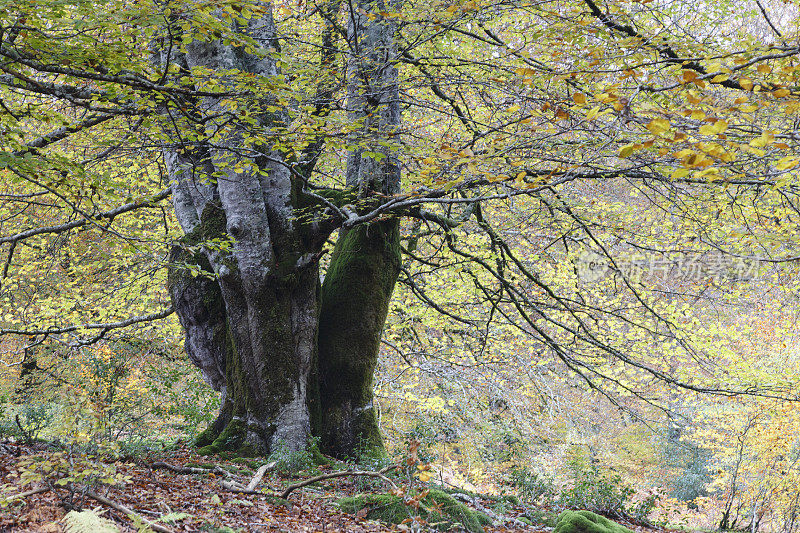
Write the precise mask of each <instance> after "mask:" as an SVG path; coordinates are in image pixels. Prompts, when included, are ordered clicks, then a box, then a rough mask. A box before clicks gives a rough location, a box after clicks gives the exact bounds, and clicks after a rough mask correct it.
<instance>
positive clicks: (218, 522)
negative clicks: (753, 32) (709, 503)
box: [0, 443, 639, 533]
mask: <svg viewBox="0 0 800 533" xmlns="http://www.w3.org/2000/svg"><path fill="white" fill-rule="evenodd" d="M51 454H52V452H50V451H47V450H44V449H37V448H36V447H29V446H22V445H19V444H12V443H0V532H11V531H14V532H18V531H19V532H25V531H30V532H60V531H64V530H65V529H64V523H63V518H64V515H65V514H66V513H67V511H68V510H69V509H70V508H76V509H79V508H83V509H91V510H94V511H95V512H96V513H97V514H99V515H100V516H102V517H104V518H106V519H108V520H111V521H112V522H113V523H114V524H115V525H116V527H117V528H118V529H119V530H120V531H136V527H135V523H134V521H135V520H137V519H136V518H133V519H132V518H131V517H129V516H127V512H122V511H120V510H119V509H122V510H123V511H133V512H134V513H136V514H138V515H139V516H140V517H141V518H142V519H145V520H148V521H151V522H153V523H154V524H156V525H157V528H160V529H161V530H162V531H167V530H168V531H172V532H179V531H207V532H219V533H223V532H225V533H228V532H231V531H243V532H250V531H253V532H258V531H289V532H316V531H321V532H329V531H348V532H350V531H352V532H382V531H400V530H406V531H407V530H409V529H411V528H410V527H409V525H407V524H403V525H400V526H396V525H390V524H389V525H387V524H382V523H380V522H377V521H374V520H370V519H368V518H369V513H368V512H366V510H364V511H362V512H358V513H356V514H348V513H345V512H343V511H342V510H341V509H340V508H339V506H338V505H336V504H335V503H334V502H335V501H336V500H338V499H340V498H343V497H346V496H353V495H355V494H357V493H360V492H363V491H364V489H365V486H364V478H353V477H344V478H338V479H329V480H324V481H321V482H318V483H315V484H314V485H312V486H307V487H303V488H299V489H297V490H295V491H294V492H292V493H291V495H290V496H289V501H288V502H287V501H285V500H280V499H278V498H275V497H274V496H270V495H268V494H266V493H269V494H271V495H274V494H278V493H280V492H281V491H282V490H283V489H284V488H285V487H286V486H287V485H288V484H290V483H295V482H297V481H299V480H302V478H296V477H287V476H281V475H278V474H275V473H268V474H267V475H265V476H264V477H263V479H262V480H261V482H260V483H259V484H258V487H257V490H258V491H262V493H242V492H234V491H232V490H230V487H231V484H236V483H239V484H240V486H246V485H247V484H248V483H249V482H250V481H251V480H252V478H253V475H254V471H255V469H256V468H257V467H258V466H259V463H257V462H248V463H242V462H240V461H222V460H219V461H215V463H214V464H209V463H208V461H209V458H208V457H201V456H198V455H196V454H194V453H193V451H192V450H191V449H189V448H186V447H183V448H179V449H177V450H173V451H170V452H165V453H163V454H158V455H157V456H155V455H150V456H143V457H138V458H136V459H129V460H123V461H117V462H116V463H113V465H112V464H109V465H108V466H113V467H115V469H116V471H117V473H118V475H121V476H124V477H126V478H127V479H126V482H125V484H124V485H121V486H117V487H108V486H100V487H99V488H96V489H95V494H96V495H97V496H99V499H98V498H97V497H94V496H90V495H87V494H86V493H81V492H80V491H75V492H73V491H71V490H69V489H67V488H64V487H59V486H55V485H53V486H52V488H50V489H49V490H46V491H44V492H40V493H37V494H31V495H27V496H25V497H23V498H18V499H13V500H11V501H9V497H10V496H11V495H17V494H20V493H24V492H26V491H31V490H32V489H37V488H39V489H44V488H45V487H46V485H45V484H43V483H42V482H41V481H38V482H34V483H32V484H31V483H29V484H25V483H23V481H24V479H25V478H24V475H25V471H26V470H27V471H28V472H30V471H31V467H26V466H25V463H26V460H30V459H32V458H37V459H47V458H48V456H50V455H51ZM164 463H166V464H168V465H169V466H171V467H174V469H175V470H182V471H188V470H191V469H194V470H195V472H197V471H199V473H178V472H174V471H171V470H167V469H165V468H164V467H163V465H164ZM153 465H161V467H160V468H153ZM215 467H218V468H215ZM327 468H328V470H326V467H322V469H321V470H322V473H325V472H329V471H330V467H327ZM223 482H224V483H223ZM225 486H227V487H228V488H226V487H225ZM372 486H373V488H372V490H373V491H376V492H381V491H382V490H386V488H382V487H381V485H380V483H378V484H377V485H374V484H373V485H372ZM102 500H105V502H102ZM109 502H110V503H109ZM491 503H492V502H490V501H486V500H474V501H473V506H479V507H482V506H485V508H488V507H489V506H490V505H491ZM112 504H113V505H112ZM114 505H116V506H117V507H118V509H114V508H113V507H114ZM521 512H522V509H518V508H513V507H512V508H510V509H507V510H506V511H505V513H506V514H505V517H507V518H509V519H511V521H510V522H507V523H506V525H508V526H509V527H503V526H489V527H486V529H485V531H487V532H496V533H501V532H511V531H538V532H550V531H552V528H546V527H536V526H534V527H529V526H524V525H522V524H521V523H520V522H516V525H511V524H514V521H513V517H514V516H518V515H519V514H520V513H521ZM165 519H166V520H165ZM170 519H171V520H170ZM637 529H639V528H637ZM417 530H419V529H417ZM423 530H424V526H423Z"/></svg>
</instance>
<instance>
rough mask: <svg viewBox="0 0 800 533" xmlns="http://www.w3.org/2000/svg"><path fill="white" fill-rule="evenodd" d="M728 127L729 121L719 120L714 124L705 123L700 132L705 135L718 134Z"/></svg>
mask: <svg viewBox="0 0 800 533" xmlns="http://www.w3.org/2000/svg"><path fill="white" fill-rule="evenodd" d="M727 129H728V123H727V122H726V121H724V120H718V121H716V122H714V123H713V124H703V125H702V126H700V133H702V134H703V135H718V134H720V133H722V132H723V131H725V130H727Z"/></svg>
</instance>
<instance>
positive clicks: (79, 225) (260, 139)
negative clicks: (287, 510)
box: [0, 0, 800, 531]
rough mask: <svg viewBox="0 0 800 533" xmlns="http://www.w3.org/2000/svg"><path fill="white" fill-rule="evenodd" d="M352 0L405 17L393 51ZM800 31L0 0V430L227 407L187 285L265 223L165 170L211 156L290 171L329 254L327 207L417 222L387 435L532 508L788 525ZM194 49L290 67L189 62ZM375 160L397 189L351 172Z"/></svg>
mask: <svg viewBox="0 0 800 533" xmlns="http://www.w3.org/2000/svg"><path fill="white" fill-rule="evenodd" d="M356 16H357V17H359V20H361V18H363V20H364V21H367V22H364V24H365V26H364V27H369V28H373V29H374V28H378V29H379V31H386V32H389V30H386V28H391V32H389V33H390V34H391V39H389V40H388V41H380V39H378V41H379V42H381V43H384V44H385V43H386V42H389V43H390V45H391V46H389V45H386V46H387V48H386V49H383V48H381V47H380V46H375V47H373V48H369V47H367V46H366V45H365V49H366V48H369V50H371V51H372V52H375V51H376V50H377V52H375V54H378V55H379V56H380V58H379V60H376V59H375V57H377V56H375V54H373V55H370V53H371V52H370V53H368V52H365V51H364V50H362V49H359V45H360V44H361V45H364V43H366V42H367V41H366V40H364V39H362V36H360V35H356V36H355V37H354V35H353V32H352V31H350V32H349V30H348V25H349V24H351V22H352V21H351V19H354V18H355V17H356ZM352 24H355V23H352ZM352 24H351V25H352ZM370 24H372V25H370ZM264 28H268V29H269V31H270V32H271V33H269V38H268V39H267V38H262V37H261V36H262V34H260V33H258V32H259V31H261V30H262V29H264ZM370 31H372V30H370ZM376 31H378V30H376ZM381 35H384V34H381ZM384 37H385V35H384ZM797 37H798V27H797V8H796V7H795V6H794V5H793V4H792V3H781V2H772V3H769V2H761V1H760V0H757V1H756V2H755V3H753V4H730V3H725V2H723V3H708V2H700V3H690V2H686V1H683V0H675V1H663V2H662V1H658V0H654V1H641V2H639V1H630V2H628V1H622V0H608V1H607V2H604V3H600V2H595V1H594V0H581V1H578V0H564V1H557V2H555V1H530V2H528V1H524V2H518V1H501V0H493V1H490V0H478V1H476V0H468V1H466V0H465V1H458V2H447V1H444V2H439V1H436V2H415V1H408V2H403V3H400V2H394V3H391V2H377V1H376V2H356V3H350V4H344V3H340V2H336V1H332V2H327V3H321V4H317V3H307V2H291V1H286V2H275V3H267V2H258V1H249V0H202V1H192V2H189V1H183V0H176V1H167V2H156V3H151V2H141V1H138V0H134V1H130V2H117V3H112V4H109V5H105V4H103V5H100V4H98V3H96V2H91V1H86V0H32V1H28V2H24V1H23V2H20V1H13V2H12V1H9V0H0V70H2V71H3V73H2V74H0V104H2V105H0V108H1V109H0V143H1V144H2V148H3V152H2V154H0V177H1V179H2V182H3V189H2V191H0V221H2V222H1V224H2V226H0V228H1V229H0V246H2V253H3V263H2V266H0V283H2V285H1V286H0V306H1V307H0V309H2V317H0V319H1V322H0V334H2V345H1V347H2V350H3V355H2V363H3V364H4V366H3V369H4V371H3V374H2V379H3V383H2V389H0V395H2V397H3V403H2V405H0V407H1V408H2V409H3V412H2V414H3V419H2V420H0V424H2V426H1V427H2V429H3V432H4V433H16V434H18V436H19V437H21V438H25V439H34V438H45V439H70V440H72V441H75V442H79V443H83V444H85V443H87V442H89V441H92V442H97V441H98V440H99V439H101V437H102V438H104V439H106V440H108V441H115V440H118V439H122V438H124V439H127V440H126V441H125V442H127V443H135V442H140V443H141V442H144V441H145V440H146V439H158V438H162V439H163V438H172V437H176V436H178V435H185V434H188V435H190V436H196V435H197V433H198V432H199V431H200V430H202V429H203V428H204V424H205V423H206V422H210V421H211V420H213V418H214V414H215V410H216V409H217V408H218V407H219V404H220V402H219V401H218V399H217V396H216V395H215V394H214V393H213V391H211V390H210V389H208V388H206V387H204V386H203V385H201V383H200V376H199V375H198V374H197V373H195V372H194V371H193V370H192V369H191V367H190V366H189V365H188V363H185V362H184V358H183V355H182V353H181V350H182V348H181V347H180V341H181V339H182V331H181V328H180V327H179V324H178V321H177V319H176V317H175V316H174V314H173V313H174V309H173V307H172V303H171V302H170V296H169V294H168V291H167V272H168V270H169V269H172V271H173V272H174V271H175V269H181V270H182V271H184V272H185V273H188V274H187V275H188V276H191V277H195V278H198V279H211V280H214V279H218V278H219V276H220V268H219V265H216V266H215V265H214V264H211V265H210V266H209V267H207V266H204V263H203V262H202V261H200V262H198V261H194V260H191V258H193V257H197V254H206V256H208V257H211V258H212V263H213V260H214V258H215V257H218V258H224V257H232V256H233V255H234V254H235V251H236V249H237V246H239V245H240V244H239V243H241V242H243V239H242V238H238V240H237V237H236V236H235V235H233V233H234V232H232V231H231V230H230V225H229V226H228V229H227V230H226V231H217V232H216V233H215V232H214V231H210V230H209V231H207V230H206V229H204V228H205V226H203V228H201V229H202V231H200V230H198V231H195V229H194V228H189V229H187V227H186V226H185V224H184V221H182V220H180V212H181V210H180V206H181V205H182V204H181V199H180V198H181V197H180V196H176V191H177V190H178V189H177V188H176V187H178V185H180V183H183V182H181V181H180V179H176V175H178V174H180V172H191V173H196V174H197V175H198V176H200V175H201V172H200V170H198V169H199V168H200V167H202V166H203V164H205V162H206V161H207V160H208V159H204V158H203V157H199V156H198V157H195V156H194V155H192V154H196V153H198V152H202V151H203V150H209V151H210V153H214V154H215V155H214V156H213V158H211V159H213V160H214V164H215V165H217V166H216V167H215V168H216V169H217V170H215V171H211V172H208V173H206V174H203V175H202V176H203V177H200V178H198V179H197V181H196V183H197V184H198V190H200V189H202V187H205V186H209V184H212V185H213V186H217V185H218V183H219V181H223V182H224V181H225V180H226V179H233V178H232V177H231V176H236V177H241V176H250V175H252V176H255V178H254V179H257V180H258V179H260V180H262V181H263V180H269V179H270V177H274V176H276V175H277V172H278V170H275V169H276V168H278V167H280V172H283V173H285V174H286V175H287V176H288V177H289V178H287V179H289V180H290V182H291V196H292V202H294V204H293V206H294V209H295V210H294V211H293V214H292V216H291V217H289V220H290V221H291V224H297V227H301V228H306V227H307V226H309V227H310V226H312V225H314V227H315V228H316V227H323V228H325V229H326V231H327V233H323V234H322V235H323V237H324V238H321V239H320V240H319V242H318V243H315V246H318V250H317V249H315V250H316V251H314V252H313V253H311V252H309V254H310V255H308V256H306V255H303V256H302V257H306V259H307V260H308V261H309V262H311V263H314V264H315V265H316V264H317V263H318V268H319V272H320V273H321V274H320V275H321V276H322V277H324V276H325V275H326V273H327V272H329V271H333V272H336V269H335V268H331V269H329V268H328V266H329V265H330V264H331V261H335V260H336V257H338V256H337V255H336V254H335V253H327V252H331V251H333V244H334V241H335V239H334V236H336V235H337V234H336V233H335V232H337V231H338V232H340V233H339V235H341V239H342V241H343V240H344V238H345V236H346V235H347V232H348V231H350V232H358V231H363V232H364V233H366V234H367V235H369V229H364V228H376V227H379V225H380V224H394V223H398V224H399V231H400V241H399V246H400V250H401V252H402V262H401V263H400V265H399V278H398V285H397V287H396V288H395V290H394V294H393V296H392V299H391V301H390V303H389V304H388V305H389V309H388V317H387V319H386V325H385V328H384V330H383V332H382V344H381V352H380V357H379V359H378V361H377V370H376V373H375V383H374V390H375V395H376V402H375V404H376V407H377V411H378V415H379V416H378V418H379V420H380V426H381V429H382V430H383V433H384V436H385V438H386V440H387V442H388V444H389V448H390V450H398V449H401V448H402V447H403V445H402V443H403V442H405V440H406V439H408V438H414V439H416V441H419V442H421V443H422V446H423V450H424V453H427V454H428V455H427V456H426V458H425V461H426V462H431V463H432V464H434V465H435V466H436V468H437V472H438V475H439V478H440V481H442V482H443V481H444V480H445V478H446V479H447V480H448V481H449V482H452V483H456V484H459V485H462V486H466V485H467V484H471V485H472V486H473V488H481V489H491V490H496V489H498V488H499V487H501V486H503V485H504V483H505V486H506V487H508V488H510V489H513V490H517V491H518V492H519V493H520V494H521V495H523V496H524V495H526V494H527V495H528V497H529V501H530V502H532V504H533V503H542V502H544V501H547V502H549V503H550V504H551V505H556V506H559V505H560V506H561V507H580V508H583V509H592V510H596V511H602V512H605V513H610V512H618V511H619V512H622V511H625V512H626V513H627V514H629V515H631V514H633V511H632V510H633V509H646V510H647V511H650V510H652V508H653V505H655V502H656V501H657V500H658V501H661V505H660V507H659V508H658V509H657V510H656V511H654V512H653V513H650V517H651V519H654V520H655V519H663V520H665V521H673V522H674V521H675V520H678V519H679V517H681V516H684V517H685V516H688V515H686V514H685V511H686V508H685V506H684V503H679V502H689V505H690V506H691V507H694V508H699V511H700V512H699V513H698V514H696V515H694V516H695V518H693V520H696V522H695V525H700V524H702V525H703V526H717V525H720V524H721V526H722V527H726V528H727V527H730V528H733V527H743V526H748V525H749V526H751V527H752V528H754V529H758V528H759V527H763V528H771V529H775V530H777V529H782V530H783V531H792V530H794V529H796V527H797V525H796V519H797V513H798V502H799V501H800V492H798V490H799V489H798V488H797V487H798V484H797V480H798V476H800V468H799V467H800V464H799V461H798V459H800V454H799V453H798V441H797V434H798V431H797V430H798V426H800V420H798V417H797V414H796V403H795V402H796V400H797V399H798V363H799V362H800V361H798V358H797V357H796V353H795V352H796V342H795V339H794V333H793V332H794V329H795V324H796V321H797V290H798V287H797V281H796V280H797V268H798V267H797V265H798V255H797V251H796V249H797V235H798V224H800V200H799V199H798V191H800V189H799V188H798V187H800V184H798V174H797V167H798V164H800V156H798V155H797V124H796V120H795V118H794V117H795V115H796V114H797V112H798V110H800V100H798V95H799V94H800V88H798V85H799V84H798V76H800V63H798V59H797V56H798V55H799V54H800V48H799V47H798V46H797V44H796V41H797ZM370 42H371V43H372V44H370V46H373V45H374V42H372V41H370ZM376 42H377V41H376ZM381 46H383V45H381ZM202 47H208V48H213V49H214V50H227V51H229V52H230V54H231V57H234V56H235V57H245V58H248V57H249V58H260V59H258V60H259V61H263V62H264V63H265V64H266V63H269V65H271V66H270V68H272V67H274V69H273V70H271V71H270V72H266V71H264V72H259V73H254V72H256V70H257V69H256V68H255V67H253V68H250V67H249V66H248V67H247V68H245V67H242V66H241V65H242V64H247V65H250V63H248V62H247V61H244V60H243V61H244V63H241V64H239V63H236V64H234V65H233V66H231V65H228V66H225V65H221V64H214V65H211V64H208V65H203V64H199V63H198V64H191V62H188V63H187V62H182V60H181V59H180V58H181V57H183V56H184V55H191V53H192V50H197V49H200V48H202ZM392 47H394V48H392ZM390 48H391V49H390ZM378 52H380V53H378ZM380 54H384V55H382V56H381V55H380ZM248 61H250V60H248ZM253 61H255V60H253ZM375 61H377V63H375ZM359 62H360V63H359ZM354 65H355V66H354ZM364 65H366V66H364ZM376 65H377V66H376ZM251 66H252V65H251ZM395 68H396V69H397V74H396V80H395V79H394V78H392V76H391V75H386V76H388V77H389V78H391V79H392V80H394V81H391V80H390V81H391V83H390V82H387V81H385V79H384V78H385V76H384V74H385V72H389V71H391V70H392V69H395ZM248 69H250V70H248ZM254 69H255V70H254ZM359 69H361V70H360V71H359ZM353 72H362V73H366V74H364V75H363V76H362V77H364V78H369V79H373V78H370V76H373V75H374V74H375V72H381V73H382V74H381V75H380V76H377V77H375V78H374V79H381V80H383V81H381V83H383V84H384V85H382V86H381V87H383V88H384V89H385V88H386V87H388V86H389V85H391V84H392V83H395V82H396V87H397V91H398V92H397V97H396V98H397V101H394V100H392V105H398V106H399V111H400V115H401V116H402V120H401V121H400V122H399V123H394V122H392V120H389V119H386V118H385V117H386V116H387V115H385V110H386V109H387V108H388V106H389V104H387V103H386V102H385V101H381V99H380V98H378V102H377V103H374V102H371V101H370V100H369V98H367V97H366V96H365V97H364V99H363V100H364V101H363V102H361V107H359V108H358V109H354V105H353V103H352V102H353V99H354V98H355V97H354V96H353V95H354V94H355V95H359V94H362V93H359V92H358V91H359V89H358V88H356V89H354V88H353V87H354V86H355V85H358V83H356V82H354V81H353V80H354V79H357V76H356V77H354V75H353ZM381 76H384V78H382V77H381ZM367 85H368V84H367ZM368 92H369V91H367V93H368ZM384 92H386V91H384ZM363 94H366V93H363ZM363 94H362V95H363ZM384 96H385V95H382V96H381V98H384ZM365 102H366V103H365ZM369 106H373V107H372V108H370V107H369ZM370 109H372V110H371V111H370ZM381 113H384V114H381ZM377 115H380V117H382V118H381V119H380V120H375V116H377ZM389 115H391V113H389ZM390 118H391V117H390ZM231 139H234V140H235V143H233V142H232V140H231ZM356 155H357V159H358V160H359V161H362V160H363V161H372V162H374V165H377V166H380V165H381V164H384V163H386V162H387V161H392V162H397V165H398V167H399V168H400V169H401V182H400V183H399V184H396V185H397V186H396V187H395V186H392V187H390V188H388V189H387V188H383V189H382V188H381V187H378V186H375V185H376V183H378V181H375V180H373V181H369V180H366V181H358V182H353V181H352V180H351V179H349V178H348V175H349V174H350V173H351V172H350V170H348V169H352V168H354V167H353V165H354V163H353V159H354V158H356ZM181 158H184V159H185V160H187V161H193V162H192V163H191V164H184V163H185V161H184V163H180V164H178V163H175V161H183V160H182V159H181ZM192 158H195V159H192ZM198 161H200V162H203V163H202V164H200V163H198ZM365 164H366V163H365ZM181 165H183V166H181ZM176 168H177V169H179V170H180V172H177V173H176V171H175V169H176ZM220 168H224V169H226V172H229V175H223V174H224V173H222V172H221V171H220V170H219V169H220ZM187 169H188V170H187ZM364 172H366V171H362V173H364ZM237 179H238V178H237ZM354 183H357V186H354V185H353V184H354ZM212 188H213V187H212ZM184 192H185V191H184ZM195 192H196V191H195ZM184 196H185V195H184ZM170 199H171V200H172V201H173V205H172V206H170V204H169V201H170ZM176 210H177V212H178V216H176V214H175V213H176ZM359 228H360V229H359ZM190 229H191V231H190ZM303 231H305V230H303ZM392 231H394V230H392ZM184 233H186V234H188V235H190V236H191V237H192V238H191V239H187V237H186V236H185V235H184ZM389 233H391V232H389ZM352 234H355V233H352ZM303 235H304V237H303V238H305V234H303ZM176 245H177V246H179V247H180V248H181V249H182V250H183V251H184V252H185V254H184V255H180V256H178V255H175V253H173V254H172V255H170V248H172V249H173V250H174V247H175V246H176ZM343 247H345V245H340V246H339V249H341V248H343ZM330 256H334V259H331V258H330ZM219 263H220V264H223V263H224V261H223V260H222V259H220V261H219ZM389 263H391V262H389ZM389 263H387V264H389ZM298 264H300V260H299V259H298ZM304 264H305V263H304ZM390 267H391V265H390ZM390 267H387V269H391V268H390ZM314 268H317V267H316V266H315V267H314ZM215 269H216V270H215ZM383 270H385V269H381V272H382V271H383ZM278 272H279V274H280V275H281V276H283V275H284V274H285V272H284V271H282V270H278ZM215 276H216V278H215ZM313 281H314V283H316V280H313ZM323 292H324V291H323ZM388 292H389V293H391V287H389V291H388ZM378 314H379V313H378ZM329 329H334V330H335V329H336V328H335V327H333V328H329ZM367 366H369V365H368V364H367ZM206 377H207V378H208V374H207V373H206ZM223 404H224V401H223ZM136 439H138V441H137V440H136ZM520 465H524V467H521V466H520ZM612 467H613V468H614V469H615V470H616V472H621V473H622V479H621V478H619V477H615V474H614V473H613V472H611V471H609V470H608V469H609V468H612ZM623 479H624V481H623ZM652 487H658V490H657V491H655V492H653V491H650V492H648V490H650V489H651V488H652ZM659 491H660V492H659ZM656 495H657V496H656ZM559 502H560V503H559ZM570 502H571V503H570ZM637 506H638V507H637ZM681 506H684V507H681ZM659 513H660V514H659ZM639 514H645V515H646V514H647V513H639ZM659 517H660V518H659ZM697 517H702V518H697Z"/></svg>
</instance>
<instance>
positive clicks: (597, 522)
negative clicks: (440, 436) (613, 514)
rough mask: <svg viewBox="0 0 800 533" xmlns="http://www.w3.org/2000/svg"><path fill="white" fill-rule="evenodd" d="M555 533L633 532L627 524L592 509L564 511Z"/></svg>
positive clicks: (557, 522)
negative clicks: (610, 518)
mask: <svg viewBox="0 0 800 533" xmlns="http://www.w3.org/2000/svg"><path fill="white" fill-rule="evenodd" d="M553 533H633V532H632V531H631V530H630V529H628V528H627V527H625V526H621V525H620V524H617V523H616V522H614V521H612V520H609V519H608V518H606V517H604V516H600V515H599V514H595V513H593V512H591V511H564V512H563V513H561V514H560V515H558V520H556V529H555V531H554V532H553Z"/></svg>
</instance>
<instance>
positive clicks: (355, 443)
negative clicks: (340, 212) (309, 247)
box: [319, 220, 400, 458]
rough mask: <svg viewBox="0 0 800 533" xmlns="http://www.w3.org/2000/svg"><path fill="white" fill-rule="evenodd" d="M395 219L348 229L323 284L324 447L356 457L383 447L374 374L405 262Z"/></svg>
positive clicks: (321, 310) (322, 378) (339, 454)
mask: <svg viewBox="0 0 800 533" xmlns="http://www.w3.org/2000/svg"><path fill="white" fill-rule="evenodd" d="M399 242H400V237H399V225H398V222H397V221H396V220H385V221H381V222H376V223H373V224H366V225H363V226H358V227H356V228H353V229H351V230H350V231H347V232H343V233H342V234H341V235H340V237H339V240H338V241H337V243H336V248H335V250H334V252H333V256H332V257H331V263H330V266H329V267H328V271H327V272H326V274H325V281H324V283H323V284H322V288H321V291H320V321H319V373H320V390H321V401H322V413H323V418H322V431H321V436H322V443H321V444H322V448H323V450H324V451H325V452H326V453H330V454H331V455H333V456H335V457H340V458H343V457H354V456H355V452H356V448H357V447H360V448H361V450H362V451H363V450H364V449H366V448H375V449H378V450H380V449H382V448H383V441H382V439H381V434H380V430H379V428H378V424H377V419H376V414H375V410H374V409H372V408H370V406H371V402H372V380H373V373H374V371H375V365H376V363H377V357H378V350H379V348H380V339H381V334H382V332H383V327H384V324H385V322H386V314H387V312H388V309H389V301H390V299H391V296H392V291H393V290H394V284H395V281H396V280H397V276H398V273H399V269H400V245H399Z"/></svg>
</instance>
